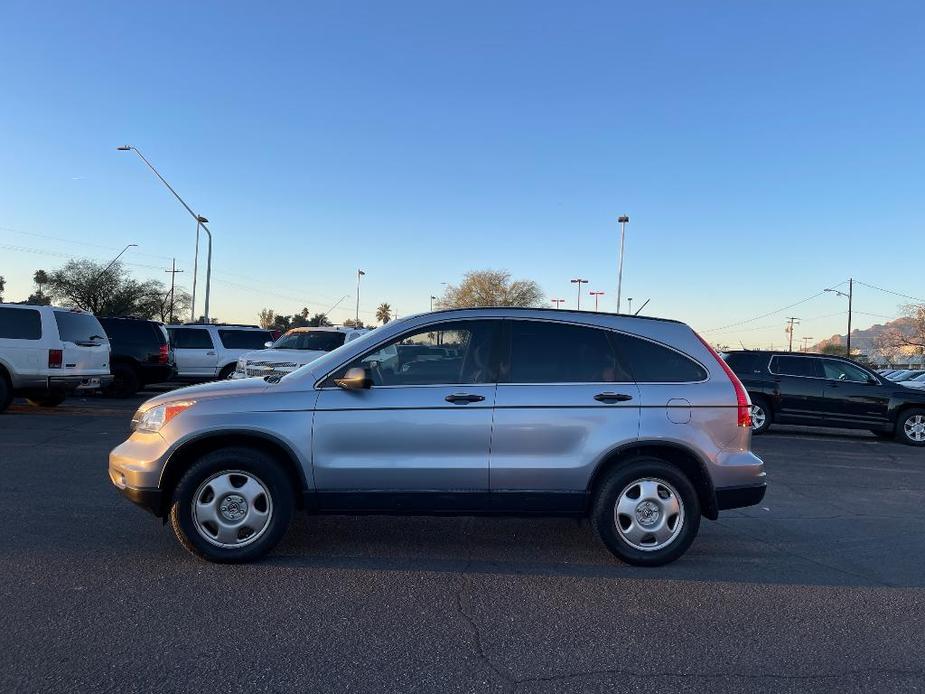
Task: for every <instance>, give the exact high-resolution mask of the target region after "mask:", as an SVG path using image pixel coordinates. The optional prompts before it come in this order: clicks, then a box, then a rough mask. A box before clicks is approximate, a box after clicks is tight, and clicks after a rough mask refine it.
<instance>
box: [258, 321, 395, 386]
mask: <svg viewBox="0 0 925 694" xmlns="http://www.w3.org/2000/svg"><path fill="white" fill-rule="evenodd" d="M403 320H404V319H402V321H403ZM402 321H397V320H393V321H392V322H390V323H389V327H392V326H394V325H396V324H398V323H400V322H402ZM389 334H394V333H392V332H391V331H389ZM377 337H382V328H378V329H376V330H370V331H369V332H368V333H365V334H363V335H361V336H360V337H358V338H356V339H354V340H350V342H345V343H344V344H342V345H341V346H340V347H338V348H337V349H334V350H331V351H330V352H328V353H327V354H324V355H322V356H320V357H318V358H317V359H315V360H314V361H312V362H309V363H308V364H303V365H302V366H300V367H299V368H298V369H296V370H295V371H292V372H290V373H288V374H286V375H285V376H284V377H283V378H284V379H286V380H288V379H290V378H293V379H298V378H300V376H299V374H303V375H304V374H306V373H308V372H309V371H318V372H321V373H323V372H325V371H328V370H330V369H333V368H334V367H335V366H337V365H338V364H339V363H340V362H341V361H343V359H344V356H343V355H344V354H345V353H347V352H348V351H349V352H353V351H354V348H357V349H359V350H360V351H363V350H364V349H366V345H369V344H371V343H373V344H374V343H375V341H376V338H377ZM274 347H275V345H274Z"/></svg>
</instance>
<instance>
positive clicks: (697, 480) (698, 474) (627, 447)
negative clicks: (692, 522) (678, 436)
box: [588, 440, 719, 520]
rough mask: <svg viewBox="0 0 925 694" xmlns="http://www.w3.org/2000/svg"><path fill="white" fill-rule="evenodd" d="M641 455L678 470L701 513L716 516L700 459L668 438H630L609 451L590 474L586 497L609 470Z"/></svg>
mask: <svg viewBox="0 0 925 694" xmlns="http://www.w3.org/2000/svg"><path fill="white" fill-rule="evenodd" d="M642 456H651V457H655V458H660V459H662V460H664V461H665V462H667V463H670V464H672V465H674V466H675V467H677V468H678V469H680V470H681V472H683V473H684V474H685V475H686V476H687V478H688V479H689V480H690V481H691V484H693V485H694V489H696V490H697V497H698V499H699V501H700V508H701V513H702V514H703V515H704V516H705V517H706V518H709V519H710V520H716V519H717V518H719V507H718V505H717V503H716V492H715V490H714V488H713V481H712V479H711V478H710V474H709V472H707V466H706V464H705V463H704V462H703V458H701V457H700V456H699V455H698V454H697V453H695V452H694V451H693V450H691V449H690V448H688V447H687V446H684V445H682V444H679V443H674V442H671V441H659V440H652V441H634V442H632V443H628V444H624V445H622V446H619V447H618V448H615V449H614V450H612V451H609V452H608V453H607V454H606V455H604V456H603V458H602V459H601V461H600V462H599V463H598V464H597V467H596V468H595V470H594V474H593V475H592V476H591V481H590V482H589V484H588V492H589V498H590V499H593V498H594V495H595V494H596V493H597V489H598V487H599V486H600V484H601V482H602V481H603V480H604V478H605V477H606V475H607V473H608V472H609V471H610V470H613V469H614V468H617V467H619V466H620V465H623V464H626V463H628V462H630V461H632V460H633V459H635V458H639V457H642Z"/></svg>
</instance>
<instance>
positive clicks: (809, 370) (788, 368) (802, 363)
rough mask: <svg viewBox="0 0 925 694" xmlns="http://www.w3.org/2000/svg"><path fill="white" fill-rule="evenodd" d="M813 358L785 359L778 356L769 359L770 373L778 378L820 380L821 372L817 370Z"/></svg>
mask: <svg viewBox="0 0 925 694" xmlns="http://www.w3.org/2000/svg"><path fill="white" fill-rule="evenodd" d="M817 361H819V360H818V359H815V358H814V357H785V356H782V355H778V356H775V357H772V358H771V363H770V371H771V373H773V374H777V375H779V376H801V377H803V378H820V377H821V375H822V374H821V370H820V369H818V368H817V366H818V365H817V364H816V362H817Z"/></svg>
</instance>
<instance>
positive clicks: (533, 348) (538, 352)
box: [505, 321, 630, 383]
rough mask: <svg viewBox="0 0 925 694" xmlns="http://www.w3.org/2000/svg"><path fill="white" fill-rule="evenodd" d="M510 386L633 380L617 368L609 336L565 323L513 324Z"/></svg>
mask: <svg viewBox="0 0 925 694" xmlns="http://www.w3.org/2000/svg"><path fill="white" fill-rule="evenodd" d="M510 326H511V327H510V330H511V358H510V364H509V366H508V373H507V378H506V379H505V380H506V381H508V382H510V383H607V382H612V383H613V382H620V381H627V380H630V379H629V378H628V377H627V376H626V375H625V374H624V373H623V372H622V371H620V370H619V369H618V367H617V361H616V358H615V356H614V352H613V348H612V347H611V344H610V339H609V336H608V333H607V332H606V331H604V330H598V329H595V328H584V327H581V326H577V325H565V324H562V323H545V322H539V321H511V322H510Z"/></svg>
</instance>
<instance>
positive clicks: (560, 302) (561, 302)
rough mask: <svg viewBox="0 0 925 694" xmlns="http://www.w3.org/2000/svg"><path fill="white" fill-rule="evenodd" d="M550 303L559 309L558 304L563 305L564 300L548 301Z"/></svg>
mask: <svg viewBox="0 0 925 694" xmlns="http://www.w3.org/2000/svg"><path fill="white" fill-rule="evenodd" d="M550 301H551V302H552V303H554V304H555V305H556V308H559V304H564V303H565V299H550Z"/></svg>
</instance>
